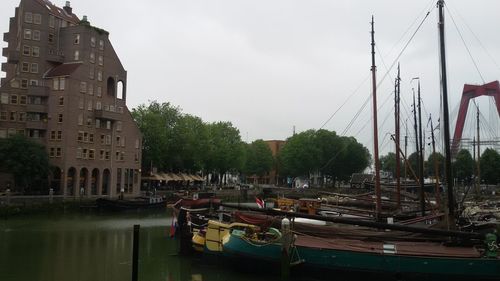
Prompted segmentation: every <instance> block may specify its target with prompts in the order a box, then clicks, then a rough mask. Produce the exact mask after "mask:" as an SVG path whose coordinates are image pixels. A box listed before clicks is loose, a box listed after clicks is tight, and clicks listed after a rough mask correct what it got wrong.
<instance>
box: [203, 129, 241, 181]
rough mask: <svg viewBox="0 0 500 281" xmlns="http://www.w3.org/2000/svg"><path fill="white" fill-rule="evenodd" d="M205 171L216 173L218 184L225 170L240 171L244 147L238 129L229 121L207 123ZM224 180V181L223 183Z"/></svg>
mask: <svg viewBox="0 0 500 281" xmlns="http://www.w3.org/2000/svg"><path fill="white" fill-rule="evenodd" d="M208 135H209V145H208V148H207V151H208V152H207V155H208V159H207V163H206V165H205V167H206V169H207V171H211V172H214V173H218V174H219V175H220V177H219V184H221V183H222V181H221V180H222V175H224V174H225V173H227V172H236V171H241V170H242V168H243V165H244V161H245V158H244V156H245V147H244V143H243V142H242V141H241V136H240V131H239V130H238V129H236V128H235V127H233V125H232V124H231V122H214V123H211V124H209V125H208ZM225 183H226V182H225V181H224V184H225Z"/></svg>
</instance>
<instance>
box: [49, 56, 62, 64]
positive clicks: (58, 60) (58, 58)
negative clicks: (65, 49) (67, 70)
mask: <svg viewBox="0 0 500 281" xmlns="http://www.w3.org/2000/svg"><path fill="white" fill-rule="evenodd" d="M47 61H48V62H54V63H63V62H64V56H63V55H59V54H48V55H47Z"/></svg>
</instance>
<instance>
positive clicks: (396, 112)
mask: <svg viewBox="0 0 500 281" xmlns="http://www.w3.org/2000/svg"><path fill="white" fill-rule="evenodd" d="M400 82H401V76H400V69H399V64H398V77H397V78H396V84H395V91H394V121H395V122H396V124H395V126H394V127H395V134H396V139H395V142H396V201H397V204H398V208H400V207H401V156H400V154H399V150H400V147H399V146H400V139H399V136H400V131H399V124H400V120H399V118H400V112H399V95H400V90H401V88H400Z"/></svg>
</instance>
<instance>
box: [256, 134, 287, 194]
mask: <svg viewBox="0 0 500 281" xmlns="http://www.w3.org/2000/svg"><path fill="white" fill-rule="evenodd" d="M265 143H266V144H267V146H268V147H269V149H270V150H271V153H272V155H273V157H274V158H275V159H276V157H277V156H278V154H279V152H280V151H281V149H282V148H283V146H284V145H285V143H286V141H283V140H266V141H265ZM279 172H280V171H279V166H278V163H277V162H275V163H274V166H273V168H272V169H271V171H269V173H267V174H266V175H263V176H257V175H251V176H248V177H247V182H248V183H253V184H274V185H285V184H286V179H284V178H283V175H280V173H279Z"/></svg>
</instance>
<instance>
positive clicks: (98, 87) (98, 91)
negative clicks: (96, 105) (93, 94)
mask: <svg viewBox="0 0 500 281" xmlns="http://www.w3.org/2000/svg"><path fill="white" fill-rule="evenodd" d="M97 96H98V97H101V96H102V88H101V86H97Z"/></svg>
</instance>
